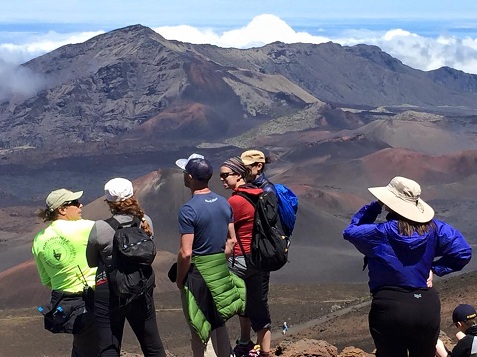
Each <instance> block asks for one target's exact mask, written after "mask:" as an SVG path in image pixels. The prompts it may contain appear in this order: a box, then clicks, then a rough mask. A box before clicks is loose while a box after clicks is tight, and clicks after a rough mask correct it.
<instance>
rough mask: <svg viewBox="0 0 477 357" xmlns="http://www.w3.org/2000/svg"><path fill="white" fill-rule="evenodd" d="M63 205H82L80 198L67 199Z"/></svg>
mask: <svg viewBox="0 0 477 357" xmlns="http://www.w3.org/2000/svg"><path fill="white" fill-rule="evenodd" d="M62 206H76V207H79V206H81V203H80V201H79V200H73V201H66V202H65V203H63V204H62Z"/></svg>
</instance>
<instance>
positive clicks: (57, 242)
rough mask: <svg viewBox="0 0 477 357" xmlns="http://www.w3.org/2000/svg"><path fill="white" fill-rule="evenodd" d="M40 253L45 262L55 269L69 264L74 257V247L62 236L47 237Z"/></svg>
mask: <svg viewBox="0 0 477 357" xmlns="http://www.w3.org/2000/svg"><path fill="white" fill-rule="evenodd" d="M42 253H43V257H44V261H45V264H46V265H48V266H50V267H51V268H55V269H61V268H62V267H64V266H66V265H69V264H71V262H73V260H74V259H75V257H76V250H75V247H74V246H73V244H71V242H70V241H69V240H67V239H65V238H64V237H53V238H51V239H48V240H47V241H46V242H45V244H44V245H43V252H42Z"/></svg>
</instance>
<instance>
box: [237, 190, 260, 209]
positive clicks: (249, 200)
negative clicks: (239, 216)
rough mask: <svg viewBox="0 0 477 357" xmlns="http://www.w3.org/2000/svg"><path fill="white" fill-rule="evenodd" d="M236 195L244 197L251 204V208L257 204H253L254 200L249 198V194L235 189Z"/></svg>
mask: <svg viewBox="0 0 477 357" xmlns="http://www.w3.org/2000/svg"><path fill="white" fill-rule="evenodd" d="M237 195H239V196H240V197H243V198H245V199H246V200H247V201H248V202H249V203H250V204H251V205H252V206H253V208H257V205H256V204H255V202H253V200H252V199H251V198H250V196H249V195H247V194H246V193H245V192H241V191H237Z"/></svg>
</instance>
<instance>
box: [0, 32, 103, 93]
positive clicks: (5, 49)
mask: <svg viewBox="0 0 477 357" xmlns="http://www.w3.org/2000/svg"><path fill="white" fill-rule="evenodd" d="M101 33H104V31H98V32H84V33H73V34H66V35H64V34H58V33H55V32H49V33H47V34H45V35H41V36H37V35H35V36H34V39H31V40H30V41H28V42H25V43H23V44H13V43H3V44H0V100H3V99H5V98H10V99H12V98H16V97H18V96H20V97H25V96H26V97H30V96H32V95H34V94H35V93H37V92H38V91H39V90H41V89H43V88H44V87H45V85H46V79H45V78H43V77H42V76H40V75H38V74H36V73H33V72H32V71H30V70H29V69H28V68H26V67H21V66H18V65H19V64H21V63H24V62H26V61H28V60H30V59H31V58H34V57H37V56H40V55H42V54H44V53H47V52H50V51H53V50H55V49H57V48H59V47H61V46H64V45H67V44H72V43H81V42H84V41H86V40H88V39H90V38H91V37H93V36H96V35H99V34H101Z"/></svg>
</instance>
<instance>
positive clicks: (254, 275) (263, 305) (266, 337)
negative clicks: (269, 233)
mask: <svg viewBox="0 0 477 357" xmlns="http://www.w3.org/2000/svg"><path fill="white" fill-rule="evenodd" d="M246 176H247V169H246V167H245V165H244V164H243V162H242V160H241V159H240V157H238V156H237V157H232V158H230V159H228V160H226V161H225V162H224V163H223V164H222V166H221V167H220V180H221V181H222V183H223V186H224V188H225V189H229V190H233V192H232V195H231V197H230V198H229V199H228V201H229V204H230V206H232V210H233V214H234V226H235V232H236V236H237V243H238V244H236V245H235V247H234V253H233V255H232V256H231V257H230V258H229V259H228V264H229V268H230V270H231V271H232V272H234V273H235V274H237V275H238V276H239V277H241V278H242V279H244V281H245V286H246V289H247V295H246V309H245V315H244V316H239V318H240V338H239V339H238V340H237V345H236V346H235V348H234V353H235V355H236V356H249V352H250V350H254V349H255V351H254V352H256V353H259V356H269V354H270V343H271V331H270V327H271V319H270V310H269V307H268V289H269V280H270V273H269V272H262V271H260V270H257V269H255V268H253V267H251V266H247V261H248V259H249V255H250V247H251V242H252V233H253V223H254V215H255V207H254V206H253V205H252V203H250V202H249V200H248V199H247V198H245V197H243V196H241V194H245V195H247V196H248V198H249V199H250V200H251V201H252V202H253V201H255V200H256V199H257V198H258V196H259V195H260V194H261V193H262V192H263V190H262V189H261V188H258V187H256V186H254V185H252V184H250V183H247V182H246V181H245V177H246ZM250 328H252V329H253V330H254V331H255V332H256V334H257V345H258V347H257V346H255V344H254V343H253V342H252V341H251V339H250ZM257 348H259V350H258V349H257Z"/></svg>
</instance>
